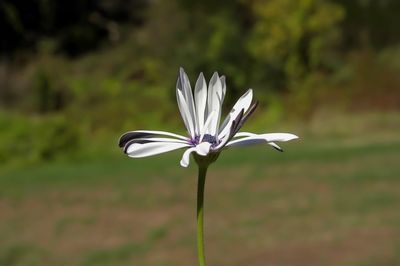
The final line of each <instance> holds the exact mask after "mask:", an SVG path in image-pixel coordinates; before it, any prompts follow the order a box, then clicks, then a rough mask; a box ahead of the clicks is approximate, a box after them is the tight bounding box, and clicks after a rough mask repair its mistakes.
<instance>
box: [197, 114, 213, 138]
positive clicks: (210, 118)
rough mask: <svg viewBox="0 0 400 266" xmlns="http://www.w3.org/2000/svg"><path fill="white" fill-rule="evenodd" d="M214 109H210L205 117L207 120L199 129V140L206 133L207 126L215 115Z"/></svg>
mask: <svg viewBox="0 0 400 266" xmlns="http://www.w3.org/2000/svg"><path fill="white" fill-rule="evenodd" d="M215 115H216V114H215V111H212V112H211V113H210V115H209V116H208V118H207V121H206V122H205V123H204V127H203V128H202V131H200V138H199V142H202V141H203V137H204V135H205V134H206V131H207V129H208V128H209V126H210V124H211V121H212V120H213V118H214V116H215Z"/></svg>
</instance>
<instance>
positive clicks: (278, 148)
mask: <svg viewBox="0 0 400 266" xmlns="http://www.w3.org/2000/svg"><path fill="white" fill-rule="evenodd" d="M268 145H271V146H272V147H274V148H275V149H276V150H278V151H283V149H282V148H281V147H279V145H278V144H276V143H275V142H268Z"/></svg>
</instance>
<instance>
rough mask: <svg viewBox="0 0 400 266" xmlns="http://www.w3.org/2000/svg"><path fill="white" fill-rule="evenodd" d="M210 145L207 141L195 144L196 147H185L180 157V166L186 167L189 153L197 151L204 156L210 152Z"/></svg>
mask: <svg viewBox="0 0 400 266" xmlns="http://www.w3.org/2000/svg"><path fill="white" fill-rule="evenodd" d="M210 147H211V144H210V143H208V142H202V143H200V144H199V145H197V146H196V147H192V148H189V149H187V150H186V151H185V152H184V153H183V155H182V159H181V162H180V163H181V166H183V167H188V166H189V161H190V154H191V153H192V152H194V151H195V152H197V154H199V155H201V156H206V155H207V154H208V153H209V152H210Z"/></svg>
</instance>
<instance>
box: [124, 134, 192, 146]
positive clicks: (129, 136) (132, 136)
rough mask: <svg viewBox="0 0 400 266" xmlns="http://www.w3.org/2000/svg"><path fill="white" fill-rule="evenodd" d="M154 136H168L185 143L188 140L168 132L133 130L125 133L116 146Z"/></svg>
mask: <svg viewBox="0 0 400 266" xmlns="http://www.w3.org/2000/svg"><path fill="white" fill-rule="evenodd" d="M156 136H169V137H174V138H177V139H181V140H185V141H187V140H188V138H187V137H184V136H181V135H178V134H174V133H170V132H166V131H156V130H135V131H128V132H126V133H124V134H123V135H122V136H121V137H120V138H119V141H118V145H119V147H121V148H122V147H124V146H125V145H126V143H127V142H128V141H130V140H133V139H137V138H145V137H146V138H150V137H156Z"/></svg>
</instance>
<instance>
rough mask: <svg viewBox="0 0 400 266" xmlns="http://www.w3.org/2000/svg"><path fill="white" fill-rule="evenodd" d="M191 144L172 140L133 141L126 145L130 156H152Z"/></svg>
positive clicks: (126, 150)
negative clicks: (141, 142)
mask: <svg viewBox="0 0 400 266" xmlns="http://www.w3.org/2000/svg"><path fill="white" fill-rule="evenodd" d="M188 146H190V145H189V144H187V143H186V144H184V143H172V142H149V143H143V144H140V143H133V144H131V145H127V147H125V152H126V154H128V156H129V157H132V158H141V157H147V156H152V155H156V154H160V153H165V152H169V151H173V150H177V149H181V148H184V147H188Z"/></svg>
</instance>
